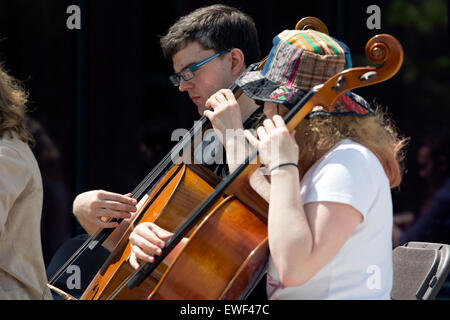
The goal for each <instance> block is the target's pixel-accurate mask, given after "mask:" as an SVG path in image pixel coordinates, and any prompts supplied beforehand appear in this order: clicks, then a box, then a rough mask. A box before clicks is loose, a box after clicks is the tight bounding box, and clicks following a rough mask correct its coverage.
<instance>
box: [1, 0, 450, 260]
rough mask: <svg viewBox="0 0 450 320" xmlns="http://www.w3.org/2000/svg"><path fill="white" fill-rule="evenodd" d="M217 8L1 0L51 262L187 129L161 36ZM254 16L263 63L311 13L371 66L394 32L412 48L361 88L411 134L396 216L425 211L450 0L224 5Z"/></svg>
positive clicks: (176, 0)
mask: <svg viewBox="0 0 450 320" xmlns="http://www.w3.org/2000/svg"><path fill="white" fill-rule="evenodd" d="M213 3H218V2H216V1H188V0H169V1H144V0H129V1H110V0H90V1H89V0H84V1H76V0H70V1H66V0H0V61H3V62H4V66H5V68H6V69H7V70H8V71H9V72H10V74H12V75H13V76H15V77H16V78H18V79H19V80H20V81H22V83H23V85H24V87H25V88H26V89H27V91H28V92H29V96H30V103H29V108H30V116H31V118H32V119H34V120H35V121H37V122H38V123H40V124H41V125H42V128H43V130H45V132H46V134H47V137H48V139H46V140H44V142H43V146H41V150H43V151H42V152H41V153H39V152H38V151H36V154H37V158H38V160H39V161H40V166H41V170H42V175H43V181H44V186H45V187H46V190H45V192H44V201H45V203H44V212H43V219H42V237H43V246H44V254H45V259H46V263H48V260H49V258H50V257H51V256H52V255H53V253H54V252H55V250H56V249H57V248H58V247H59V246H60V245H61V244H62V242H63V241H65V240H66V239H68V238H70V237H72V236H73V235H75V234H77V233H79V232H80V227H79V226H78V224H77V223H76V221H75V219H74V218H73V216H72V213H71V205H72V201H73V199H74V198H75V196H76V195H77V194H79V193H80V192H83V191H87V190H93V189H105V190H108V191H113V192H119V193H127V192H131V191H132V190H133V189H134V188H135V187H136V186H137V184H138V183H139V182H140V181H141V180H142V179H143V178H144V176H145V175H146V174H147V173H148V172H149V171H150V169H151V168H152V167H153V166H154V164H155V163H156V162H157V161H158V160H159V159H160V158H161V157H162V156H163V155H164V154H165V153H166V152H167V151H168V150H170V147H171V146H172V145H173V144H174V142H171V141H170V135H171V133H172V131H173V130H174V129H176V128H188V129H189V128H190V127H192V125H193V121H194V120H195V119H198V118H199V116H198V114H197V111H196V110H197V109H196V107H195V106H194V105H193V104H192V103H191V102H190V101H189V98H188V96H187V95H186V94H179V93H178V89H177V88H175V87H173V86H172V85H171V84H170V82H169V80H168V78H167V77H168V76H169V75H170V74H171V72H172V66H171V62H170V61H167V60H165V59H164V58H163V57H162V54H161V50H160V47H159V37H160V36H162V35H163V34H164V33H165V32H166V31H167V29H168V28H169V27H170V26H171V25H172V24H173V23H174V22H175V21H176V20H177V19H178V18H179V17H180V16H182V15H185V14H187V13H189V12H190V11H192V10H194V9H196V8H198V7H201V6H205V5H209V4H213ZM221 3H225V4H229V5H231V6H235V7H238V8H240V9H241V10H243V11H244V12H246V13H248V14H249V15H250V16H252V17H253V18H254V20H255V22H256V26H257V29H258V32H259V37H260V44H261V50H262V54H263V56H265V55H267V54H268V52H269V51H270V48H271V41H272V38H273V37H274V36H275V35H276V34H278V33H279V32H281V31H282V30H284V29H293V28H294V26H295V24H296V23H297V21H298V20H300V19H301V18H302V17H305V16H315V17H318V18H320V19H321V20H322V21H324V22H325V23H326V25H327V26H328V29H329V32H330V34H331V35H332V36H335V37H337V38H338V39H340V40H343V41H344V42H346V43H347V44H348V46H349V47H350V49H351V50H352V56H353V65H354V66H364V65H367V63H368V62H367V60H365V58H364V46H365V44H366V42H367V41H368V40H369V39H370V38H371V37H372V36H373V35H375V34H380V33H388V34H391V35H393V36H395V37H396V38H397V39H398V40H399V41H400V42H401V44H402V45H403V48H404V52H405V61H404V64H403V66H402V68H401V70H400V71H399V73H398V74H397V75H396V76H395V77H394V78H392V79H390V80H389V81H387V82H385V83H381V84H377V85H374V86H371V87H366V88H361V89H357V90H355V92H356V93H358V94H360V95H362V96H364V97H365V98H366V99H367V100H368V101H373V100H374V99H375V100H376V101H377V102H378V103H379V104H381V105H382V106H385V107H387V108H388V110H389V112H390V113H391V115H392V117H393V119H394V121H395V123H396V124H397V126H398V127H399V128H400V130H401V132H402V133H403V134H405V135H406V136H409V137H411V143H410V146H409V148H408V154H407V173H406V176H405V179H404V181H403V183H402V185H401V187H400V188H399V189H396V190H394V192H393V196H394V209H395V211H400V210H406V209H410V208H412V207H414V206H415V205H417V203H416V202H418V201H419V200H418V199H419V197H417V196H416V195H417V194H420V190H421V183H422V182H421V181H420V179H418V176H417V168H416V166H417V164H416V163H415V147H416V141H417V139H418V138H419V137H420V136H422V135H423V134H424V133H425V132H426V131H427V130H428V129H430V128H434V127H437V126H441V125H442V126H448V124H449V121H450V92H449V88H450V86H449V84H450V81H449V75H450V72H449V71H450V55H449V51H450V50H449V44H450V43H449V24H448V18H449V1H445V0H430V1H406V0H395V1H374V0H371V1H365V0H364V1H350V0H347V1H345V0H341V1H339V0H316V1H268V0H258V1H241V0H240V1H222V2H221ZM72 4H76V5H78V6H80V8H81V12H82V26H81V30H69V29H68V28H67V27H66V20H67V19H68V18H69V16H70V14H68V13H66V10H67V7H68V6H70V5H72ZM373 4H375V5H378V6H379V7H380V9H381V29H380V30H369V29H368V28H367V26H366V20H367V19H368V17H369V14H367V13H366V9H367V7H368V6H369V5H373Z"/></svg>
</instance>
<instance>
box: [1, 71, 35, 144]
mask: <svg viewBox="0 0 450 320" xmlns="http://www.w3.org/2000/svg"><path fill="white" fill-rule="evenodd" d="M27 102H28V94H27V92H26V91H25V90H24V89H23V87H22V86H21V84H20V83H19V81H17V80H16V79H15V78H13V77H12V76H10V75H9V74H8V73H7V72H6V71H5V69H4V67H3V64H2V63H0V137H3V135H4V134H5V133H8V134H9V135H10V136H11V137H12V132H15V133H17V134H18V136H19V137H20V139H21V140H22V141H23V142H25V143H28V144H32V143H33V141H34V139H33V137H32V135H31V134H30V133H29V132H28V130H27V129H26V124H25V116H26V112H27V108H26V103H27Z"/></svg>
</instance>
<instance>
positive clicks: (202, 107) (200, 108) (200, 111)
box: [196, 104, 206, 116]
mask: <svg viewBox="0 0 450 320" xmlns="http://www.w3.org/2000/svg"><path fill="white" fill-rule="evenodd" d="M196 105H197V111H198V114H199V115H201V116H203V112H205V110H206V108H205V105H204V104H196Z"/></svg>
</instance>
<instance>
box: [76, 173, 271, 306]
mask: <svg viewBox="0 0 450 320" xmlns="http://www.w3.org/2000/svg"><path fill="white" fill-rule="evenodd" d="M201 170H202V169H201V168H199V167H198V166H190V165H189V166H188V165H181V166H176V167H174V170H172V171H171V175H170V177H165V179H164V181H162V183H161V185H160V186H159V187H158V188H156V192H155V194H154V195H153V197H152V198H151V201H147V202H146V204H145V207H144V208H143V210H142V212H141V214H140V219H139V221H138V222H154V223H155V224H157V225H158V226H160V227H162V228H163V229H166V230H168V231H170V232H176V230H177V228H178V227H179V226H180V225H182V224H183V223H184V222H185V221H186V219H187V218H188V216H189V213H190V212H193V211H194V209H195V208H196V207H197V206H198V204H199V203H201V202H202V201H204V200H205V199H206V198H207V197H208V196H209V195H210V194H211V193H212V192H213V190H214V187H215V184H216V183H217V182H218V179H220V178H218V177H216V176H214V175H213V174H211V173H209V174H208V173H207V172H206V171H201ZM255 196H257V195H256V194H255ZM134 223H137V221H135V222H134ZM130 251H131V248H130V243H129V241H128V239H127V237H123V238H122V239H121V240H120V241H119V243H118V244H117V246H116V248H115V250H114V251H113V252H112V253H111V255H110V257H109V258H108V260H107V261H106V262H105V264H104V265H103V267H102V269H101V270H100V271H99V272H98V273H97V275H96V276H95V277H94V279H93V280H92V281H91V283H90V285H89V286H88V288H87V289H86V290H85V292H84V293H83V295H82V296H81V299H82V300H92V299H95V300H97V299H194V300H195V299H243V298H245V296H246V295H247V294H248V293H250V291H251V289H252V288H253V287H254V286H255V285H256V283H257V281H258V280H259V278H260V276H261V275H262V274H263V271H264V266H265V262H266V260H267V257H268V244H267V216H265V215H263V214H260V213H259V212H258V211H257V210H252V209H250V208H249V207H248V206H246V205H245V204H243V203H242V202H241V201H240V200H239V199H237V198H236V197H235V196H233V195H230V196H227V197H225V196H223V197H220V198H219V199H218V200H217V201H216V202H215V203H214V205H213V206H212V209H211V210H209V211H208V212H207V213H206V214H205V216H204V217H203V219H202V220H200V221H199V222H198V223H197V224H196V225H195V226H194V227H193V228H192V230H191V231H190V232H189V233H188V234H187V235H186V237H185V239H184V241H182V242H181V243H180V245H179V246H178V247H176V250H174V251H173V252H172V253H171V255H170V256H167V257H166V258H165V259H164V260H163V262H162V263H161V264H159V266H158V267H157V268H156V269H155V270H154V271H153V272H152V273H151V275H150V276H149V277H147V278H146V279H145V280H144V281H143V282H142V283H141V284H140V285H138V286H136V287H135V288H133V290H130V289H128V287H127V286H126V284H127V279H129V277H130V276H132V275H133V273H134V272H135V271H134V270H133V269H132V268H131V265H130V264H129V262H128V256H129V254H130Z"/></svg>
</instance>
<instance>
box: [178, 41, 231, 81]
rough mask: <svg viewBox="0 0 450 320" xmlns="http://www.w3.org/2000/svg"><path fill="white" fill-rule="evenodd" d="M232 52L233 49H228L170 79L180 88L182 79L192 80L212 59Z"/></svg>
mask: <svg viewBox="0 0 450 320" xmlns="http://www.w3.org/2000/svg"><path fill="white" fill-rule="evenodd" d="M231 50H232V49H226V50H223V51H220V52H218V53H216V54H214V55H212V56H211V57H209V58H206V59H205V60H202V61H200V62H199V63H196V64H194V65H192V66H190V67H188V68H185V69H183V70H181V71H180V72H179V73H175V74H173V75H171V76H170V77H169V79H170V81H172V83H173V85H174V86H176V87H178V86H179V85H180V82H181V79H183V80H184V81H189V80H191V79H192V78H193V77H194V76H195V74H194V71H195V70H197V69H198V68H200V67H201V66H202V65H204V64H205V63H207V62H210V61H211V60H212V59H214V58H217V57H218V56H220V55H222V54H224V53H227V52H230V51H231Z"/></svg>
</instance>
